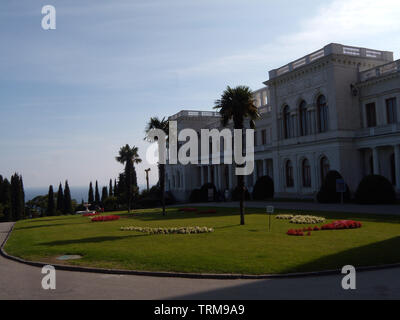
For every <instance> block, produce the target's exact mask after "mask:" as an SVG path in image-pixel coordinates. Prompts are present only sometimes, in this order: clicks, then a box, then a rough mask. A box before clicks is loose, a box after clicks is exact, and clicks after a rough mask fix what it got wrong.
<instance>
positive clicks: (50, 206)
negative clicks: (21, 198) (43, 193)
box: [46, 186, 56, 216]
mask: <svg viewBox="0 0 400 320" xmlns="http://www.w3.org/2000/svg"><path fill="white" fill-rule="evenodd" d="M46 215H47V216H55V215H56V208H55V204H54V191H53V186H50V187H49V193H48V198H47V210H46Z"/></svg>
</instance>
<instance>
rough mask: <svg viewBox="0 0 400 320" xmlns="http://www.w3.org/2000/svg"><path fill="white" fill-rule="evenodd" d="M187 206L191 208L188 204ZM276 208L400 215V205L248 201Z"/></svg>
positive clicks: (230, 204) (218, 204)
mask: <svg viewBox="0 0 400 320" xmlns="http://www.w3.org/2000/svg"><path fill="white" fill-rule="evenodd" d="M185 206H189V205H188V204H186V205H185ZM190 206H193V207H195V206H200V207H201V206H203V207H204V206H207V207H228V208H232V207H237V208H239V203H238V202H209V203H198V204H190ZM266 206H274V207H275V208H276V209H284V210H306V211H331V212H349V213H368V214H391V215H400V205H359V204H347V203H346V204H336V203H332V204H324V203H315V202H267V201H246V202H245V207H247V208H265V207H266Z"/></svg>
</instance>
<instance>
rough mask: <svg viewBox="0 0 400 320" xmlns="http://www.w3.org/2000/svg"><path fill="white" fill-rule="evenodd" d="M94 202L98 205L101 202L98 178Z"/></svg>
mask: <svg viewBox="0 0 400 320" xmlns="http://www.w3.org/2000/svg"><path fill="white" fill-rule="evenodd" d="M94 202H95V203H96V204H97V205H99V204H100V193H99V184H98V183H97V180H96V191H95V195H94Z"/></svg>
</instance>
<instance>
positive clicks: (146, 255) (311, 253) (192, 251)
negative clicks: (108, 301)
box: [5, 208, 400, 274]
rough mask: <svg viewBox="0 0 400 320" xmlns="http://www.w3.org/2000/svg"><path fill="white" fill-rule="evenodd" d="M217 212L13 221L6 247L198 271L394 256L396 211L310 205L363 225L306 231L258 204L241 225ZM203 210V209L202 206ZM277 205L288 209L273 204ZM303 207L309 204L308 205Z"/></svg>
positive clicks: (370, 261)
mask: <svg viewBox="0 0 400 320" xmlns="http://www.w3.org/2000/svg"><path fill="white" fill-rule="evenodd" d="M216 209H217V210H218V213H217V214H211V215H210V214H203V215H201V214H197V213H179V212H178V211H177V209H168V212H167V217H162V215H161V214H160V212H159V210H155V209H152V210H141V211H137V212H135V214H134V215H132V214H131V215H128V214H127V213H120V215H121V216H122V219H120V220H118V221H113V222H99V223H92V222H90V220H89V218H85V217H81V216H59V217H45V218H41V219H35V220H24V221H19V222H18V223H17V224H16V226H15V229H14V231H13V233H12V235H11V237H10V239H9V241H8V243H7V245H6V248H5V249H6V251H7V252H8V253H9V254H11V255H14V256H18V257H22V258H25V259H28V260H36V261H43V262H52V263H60V262H59V261H57V260H55V257H57V256H59V255H63V254H80V255H82V256H83V259H81V260H74V261H70V262H69V263H71V264H75V265H85V266H95V267H103V268H104V267H107V268H119V269H132V270H151V271H180V272H204V273H247V274H271V273H288V272H301V271H317V270H326V269H337V268H341V267H342V266H344V265H348V264H351V265H354V266H367V265H379V264H386V263H396V262H400V250H399V248H400V236H399V235H400V224H399V223H400V217H393V216H383V215H381V216H372V215H357V214H351V215H349V214H343V213H319V214H318V213H313V214H314V215H318V216H324V217H326V218H327V219H328V221H327V222H330V221H332V220H336V219H354V220H357V221H362V222H363V223H364V225H363V227H362V228H361V229H356V230H340V231H320V232H313V233H312V236H310V237H291V236H287V235H286V231H287V230H288V229H289V228H292V227H297V225H292V224H290V223H289V222H288V221H281V220H277V219H272V221H273V225H272V232H268V228H267V221H268V220H267V216H266V214H265V213H264V209H247V214H246V225H245V226H240V225H239V215H238V210H237V209H228V208H216ZM201 210H204V209H201ZM279 213H293V212H288V211H279ZM307 213H309V212H307ZM121 226H149V227H182V226H207V227H213V228H214V229H215V232H214V233H208V234H193V235H146V234H142V233H137V232H129V231H125V232H124V231H120V227H121Z"/></svg>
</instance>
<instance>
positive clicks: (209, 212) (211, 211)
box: [199, 209, 217, 214]
mask: <svg viewBox="0 0 400 320" xmlns="http://www.w3.org/2000/svg"><path fill="white" fill-rule="evenodd" d="M199 213H205V214H212V213H217V210H212V209H211V210H204V211H200V212H199Z"/></svg>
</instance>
